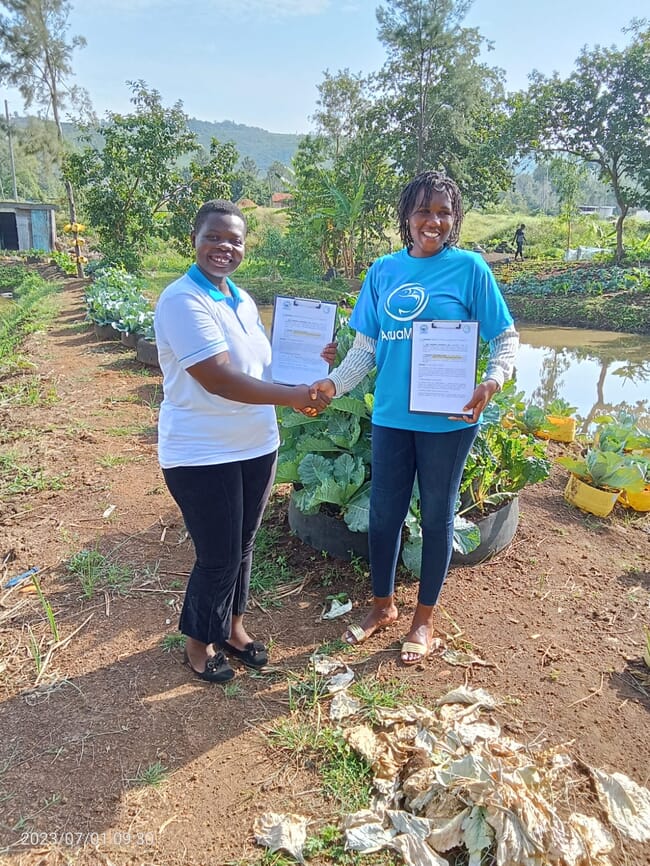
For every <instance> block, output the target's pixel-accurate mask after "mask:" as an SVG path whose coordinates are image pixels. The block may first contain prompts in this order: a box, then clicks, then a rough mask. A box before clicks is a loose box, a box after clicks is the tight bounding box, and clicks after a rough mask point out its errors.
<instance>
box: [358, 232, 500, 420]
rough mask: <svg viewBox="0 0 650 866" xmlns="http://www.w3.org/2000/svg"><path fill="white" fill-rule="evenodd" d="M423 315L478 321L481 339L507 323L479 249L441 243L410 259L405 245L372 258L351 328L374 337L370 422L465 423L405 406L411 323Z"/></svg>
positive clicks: (497, 332) (487, 337)
mask: <svg viewBox="0 0 650 866" xmlns="http://www.w3.org/2000/svg"><path fill="white" fill-rule="evenodd" d="M428 319H462V320H466V321H478V322H479V329H480V334H481V337H483V339H484V340H492V339H493V338H494V337H496V336H497V335H498V334H500V333H501V332H502V331H504V330H505V329H506V328H508V327H509V326H510V325H512V323H513V322H512V316H511V315H510V311H509V310H508V308H507V306H506V303H505V301H504V300H503V296H502V295H501V292H500V291H499V287H498V286H497V284H496V280H495V279H494V276H493V275H492V271H491V270H490V268H489V267H488V266H487V264H486V263H485V261H484V260H483V259H482V258H481V256H480V255H478V254H477V253H470V252H467V251H466V250H459V249H458V248H457V247H445V248H444V249H443V250H442V251H441V252H439V253H438V254H437V255H435V256H428V257H427V258H415V257H413V256H411V255H409V253H408V250H406V249H403V250H400V251H399V252H397V253H393V254H392V255H388V256H382V258H380V259H377V261H376V262H374V264H373V265H372V267H371V268H370V269H369V270H368V274H367V276H366V278H365V280H364V282H363V286H362V288H361V292H360V294H359V299H358V301H357V304H356V306H355V308H354V310H353V311H352V316H351V317H350V325H351V326H352V327H353V328H354V329H355V330H356V331H360V332H361V333H362V334H365V335H366V336H367V337H372V339H373V340H376V341H377V382H376V385H375V403H374V409H373V413H372V420H373V424H378V425H379V426H381V427H397V428H399V429H402V430H422V431H429V432H445V431H447V430H457V429H460V428H463V427H466V426H467V425H466V423H465V422H464V421H450V420H449V419H448V418H447V417H446V416H444V415H426V414H420V413H414V412H410V411H409V408H408V404H409V380H410V370H411V334H412V328H413V322H417V321H420V320H428Z"/></svg>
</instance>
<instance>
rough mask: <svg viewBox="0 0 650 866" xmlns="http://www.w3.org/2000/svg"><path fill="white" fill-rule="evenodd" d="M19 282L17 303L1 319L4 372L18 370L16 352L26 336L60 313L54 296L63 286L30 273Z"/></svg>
mask: <svg viewBox="0 0 650 866" xmlns="http://www.w3.org/2000/svg"><path fill="white" fill-rule="evenodd" d="M19 279H20V282H19V283H18V284H17V285H15V286H13V288H14V289H15V290H16V300H15V301H14V302H13V303H11V304H10V305H9V308H8V310H7V312H4V310H3V314H2V315H1V316H0V370H2V369H10V368H12V367H15V366H16V365H17V363H18V358H17V356H16V350H17V349H18V347H19V346H20V345H21V343H22V342H23V340H24V339H25V337H26V336H27V335H28V334H33V333H35V332H36V331H39V330H42V329H43V328H45V327H46V326H47V325H48V324H49V323H50V322H51V321H52V320H53V319H54V318H55V316H56V314H57V312H58V309H57V304H55V303H52V300H51V297H50V296H51V295H53V294H54V293H56V292H57V291H58V289H59V286H60V284H59V283H56V282H48V281H47V280H44V279H42V278H41V277H39V276H38V275H37V274H34V273H31V272H29V271H26V270H25V272H24V274H20V275H19Z"/></svg>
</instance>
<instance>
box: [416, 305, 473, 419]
mask: <svg viewBox="0 0 650 866" xmlns="http://www.w3.org/2000/svg"><path fill="white" fill-rule="evenodd" d="M478 345H479V323H478V322H464V321H458V320H449V321H447V320H434V321H426V322H423V321H417V322H413V337H412V340H411V379H410V387H409V411H410V412H426V413H429V414H432V415H459V416H463V415H465V416H469V415H471V414H472V413H471V412H467V411H463V407H464V406H465V405H467V402H468V401H469V399H470V397H471V396H472V394H473V392H474V389H475V388H476V370H477V364H478Z"/></svg>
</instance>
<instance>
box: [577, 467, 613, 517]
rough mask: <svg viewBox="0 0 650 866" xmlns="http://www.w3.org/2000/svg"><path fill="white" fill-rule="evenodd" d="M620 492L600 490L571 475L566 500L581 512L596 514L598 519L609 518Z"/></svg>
mask: <svg viewBox="0 0 650 866" xmlns="http://www.w3.org/2000/svg"><path fill="white" fill-rule="evenodd" d="M620 492H621V491H620V490H614V491H610V490H599V489H598V488H597V487H592V486H591V485H590V484H585V482H584V481H581V480H580V479H579V478H577V477H576V476H575V475H571V476H570V477H569V480H568V482H567V486H566V487H565V488H564V498H565V499H566V501H567V502H569V503H570V504H571V505H575V506H576V508H579V509H580V510H581V511H586V512H588V513H589V514H595V515H596V517H607V515H608V514H609V513H610V512H611V510H612V509H613V508H614V505H616V500H617V499H618V497H619V495H620Z"/></svg>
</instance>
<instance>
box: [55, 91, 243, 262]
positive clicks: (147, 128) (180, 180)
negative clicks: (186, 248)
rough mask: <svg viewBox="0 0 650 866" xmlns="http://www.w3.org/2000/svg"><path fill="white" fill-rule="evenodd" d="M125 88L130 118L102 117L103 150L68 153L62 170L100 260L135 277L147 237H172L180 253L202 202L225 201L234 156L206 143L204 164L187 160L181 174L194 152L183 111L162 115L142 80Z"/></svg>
mask: <svg viewBox="0 0 650 866" xmlns="http://www.w3.org/2000/svg"><path fill="white" fill-rule="evenodd" d="M130 86H131V89H132V91H133V96H132V97H131V102H132V103H133V105H134V106H135V111H134V112H133V113H132V114H126V115H122V114H116V113H112V112H109V113H108V115H107V119H106V121H105V122H104V123H102V124H101V125H100V127H99V133H100V136H101V138H102V140H103V146H101V145H93V144H88V145H87V146H86V147H85V148H84V149H83V150H81V151H78V152H75V153H71V154H69V155H68V157H67V158H66V160H65V162H64V166H63V170H64V175H65V177H66V178H67V179H68V180H69V181H71V182H73V183H74V184H76V186H77V188H78V189H80V190H82V191H83V194H84V199H85V206H86V210H87V212H88V216H89V218H90V221H91V223H92V225H93V227H94V228H95V229H96V230H97V233H98V235H99V237H100V241H101V246H102V252H103V253H104V256H105V257H106V258H107V259H108V260H109V261H111V262H112V263H114V264H119V265H123V266H124V267H126V268H127V269H128V270H137V268H138V266H139V263H140V260H141V257H142V254H143V252H144V251H145V250H146V247H147V243H148V240H149V238H151V237H153V236H157V235H158V236H162V237H171V238H174V239H175V240H176V242H177V245H180V246H183V245H184V244H185V242H186V239H187V236H188V234H189V230H190V228H191V220H192V218H193V213H194V212H195V210H196V207H198V205H200V204H201V202H202V201H203V200H205V199H206V198H214V197H228V194H229V192H230V182H231V179H232V178H231V172H232V168H233V166H234V163H235V162H236V158H237V155H236V152H235V149H234V147H233V146H232V145H224V146H221V145H219V144H218V143H217V142H213V146H212V148H211V153H210V158H209V159H208V160H207V161H206V160H203V161H201V160H200V159H194V160H192V161H190V165H189V168H188V169H187V170H185V171H183V170H182V169H181V168H180V161H181V159H182V158H187V156H188V155H192V154H194V155H196V154H198V153H200V152H201V147H200V145H199V144H198V143H197V139H196V135H195V134H194V133H193V132H191V131H190V130H189V129H188V126H187V116H186V115H185V114H184V112H183V110H182V104H181V103H180V102H177V103H176V104H175V105H173V106H172V107H171V108H166V107H165V106H163V104H162V101H161V97H160V94H159V93H158V91H157V90H149V89H148V88H147V86H146V84H145V83H144V82H143V81H137V82H130ZM90 132H91V130H88V131H87V135H86V138H87V141H90Z"/></svg>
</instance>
